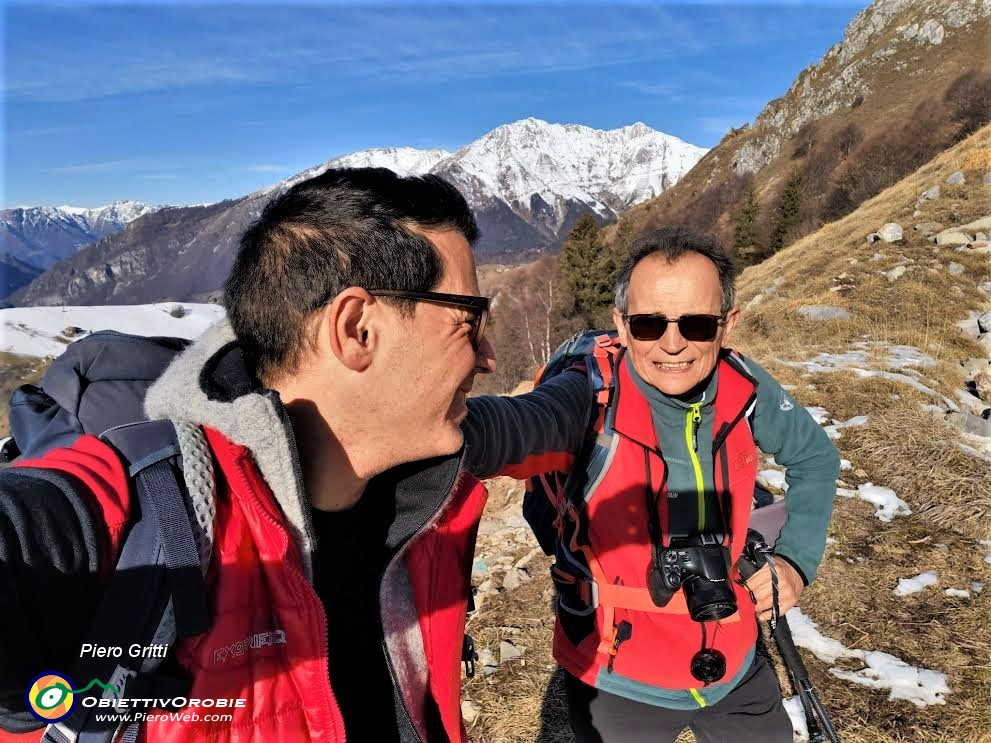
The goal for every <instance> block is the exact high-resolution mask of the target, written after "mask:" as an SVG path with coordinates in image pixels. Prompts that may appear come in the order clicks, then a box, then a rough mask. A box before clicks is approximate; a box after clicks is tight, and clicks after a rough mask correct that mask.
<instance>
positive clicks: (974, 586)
mask: <svg viewBox="0 0 991 743" xmlns="http://www.w3.org/2000/svg"><path fill="white" fill-rule="evenodd" d="M970 590H971V591H973V592H974V593H983V592H984V584H983V583H982V582H981V581H979V580H975V581H972V582H971V584H970Z"/></svg>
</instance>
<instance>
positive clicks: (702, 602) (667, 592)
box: [647, 534, 736, 622]
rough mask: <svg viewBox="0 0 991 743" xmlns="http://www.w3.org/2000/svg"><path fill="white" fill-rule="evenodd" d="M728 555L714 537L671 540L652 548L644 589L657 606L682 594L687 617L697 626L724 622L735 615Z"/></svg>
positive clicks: (705, 536)
mask: <svg viewBox="0 0 991 743" xmlns="http://www.w3.org/2000/svg"><path fill="white" fill-rule="evenodd" d="M730 569H731V566H730V553H729V549H728V548H726V547H724V546H723V545H722V539H721V537H720V536H719V535H715V534H699V535H696V536H692V537H686V538H677V539H672V540H671V545H670V546H669V547H656V546H655V548H654V559H653V560H651V564H650V567H649V568H648V571H647V588H648V590H649V591H650V598H651V599H652V600H653V602H654V604H655V605H656V606H667V604H668V602H669V601H670V600H671V597H672V596H673V595H674V594H675V592H676V591H677V590H678V589H682V590H684V592H685V603H686V604H687V605H688V613H689V615H690V616H691V618H692V619H693V620H695V621H696V622H711V621H715V620H718V619H725V618H726V617H728V616H730V615H732V614H733V613H735V612H736V594H735V593H734V591H733V584H732V581H731V580H730V577H729V574H730Z"/></svg>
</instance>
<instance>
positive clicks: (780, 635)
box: [771, 616, 840, 743]
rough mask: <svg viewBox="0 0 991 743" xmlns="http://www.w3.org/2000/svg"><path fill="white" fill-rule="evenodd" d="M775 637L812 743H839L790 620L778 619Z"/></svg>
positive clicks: (774, 630) (773, 633)
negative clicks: (799, 647)
mask: <svg viewBox="0 0 991 743" xmlns="http://www.w3.org/2000/svg"><path fill="white" fill-rule="evenodd" d="M771 635H772V636H773V637H774V643H775V644H776V645H777V646H778V651H779V652H780V653H781V659H782V660H783V661H784V664H785V667H786V668H787V669H788V675H789V677H790V678H791V683H792V686H793V687H794V688H795V691H796V692H797V693H798V698H799V699H800V700H801V701H802V708H803V709H804V710H805V724H806V726H807V727H808V729H809V741H810V743H822V741H826V740H828V741H829V742H830V743H839V740H840V739H839V736H837V734H836V728H834V727H833V723H832V722H831V721H830V719H829V715H828V714H826V708H825V707H823V706H822V701H821V700H820V699H819V695H818V694H816V690H815V688H814V687H813V686H812V680H811V679H810V678H809V671H808V669H807V668H806V667H805V663H804V662H803V661H802V656H801V654H800V653H799V652H798V648H797V647H795V640H794V639H793V638H792V636H791V627H789V626H788V619H787V618H786V617H784V616H779V617H778V621H777V626H776V627H775V628H774V629H773V630H772V631H771Z"/></svg>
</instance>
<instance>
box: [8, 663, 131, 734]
mask: <svg viewBox="0 0 991 743" xmlns="http://www.w3.org/2000/svg"><path fill="white" fill-rule="evenodd" d="M73 686H74V684H73V683H72V681H71V680H70V679H69V677H68V676H66V675H64V674H61V673H56V672H55V671H45V672H44V673H40V674H38V675H37V676H35V677H34V679H33V680H32V681H31V683H30V684H28V688H27V691H26V692H25V693H24V696H25V698H26V700H27V704H28V711H29V712H30V713H31V714H32V715H34V716H35V717H37V718H38V719H39V720H41V721H42V722H58V721H59V720H64V719H65V718H66V717H68V716H69V714H70V713H71V712H72V708H73V706H74V705H75V703H76V694H85V693H86V692H87V691H89V690H90V689H92V688H93V687H94V686H99V687H100V688H101V689H103V690H104V691H107V690H108V689H109V690H110V691H112V692H113V693H114V694H119V693H120V692H119V691H118V689H117V688H116V687H115V686H111V685H110V684H104V683H103V682H101V681H99V680H97V679H91V680H90V682H89V683H88V684H87V685H86V686H84V687H83V688H82V689H74V688H72V687H73Z"/></svg>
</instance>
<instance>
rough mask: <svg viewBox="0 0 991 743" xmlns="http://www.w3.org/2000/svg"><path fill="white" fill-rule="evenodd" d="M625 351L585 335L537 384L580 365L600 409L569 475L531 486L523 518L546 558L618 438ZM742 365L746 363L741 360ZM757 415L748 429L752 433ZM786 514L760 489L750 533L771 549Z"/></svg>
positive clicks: (602, 336)
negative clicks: (619, 373) (618, 388)
mask: <svg viewBox="0 0 991 743" xmlns="http://www.w3.org/2000/svg"><path fill="white" fill-rule="evenodd" d="M620 350H621V345H620V341H619V333H618V332H617V331H616V330H583V331H579V332H578V333H575V335H573V336H572V337H571V338H569V339H568V340H566V341H565V342H564V343H562V344H561V345H560V346H559V347H558V349H557V350H556V351H555V352H554V353H553V354H552V355H551V357H550V359H549V360H548V361H547V364H545V365H544V367H543V368H541V369H540V370H539V371H538V372H537V375H536V378H535V380H534V386H536V385H539V384H540V383H541V382H544V381H546V380H548V379H550V378H552V377H554V376H556V375H558V374H560V373H561V372H563V371H565V370H566V369H569V368H571V367H573V366H576V365H581V366H584V367H585V370H586V373H587V374H588V377H589V381H590V384H591V387H592V392H593V394H594V395H595V404H594V405H593V409H592V411H591V415H590V417H589V421H588V427H587V434H586V437H585V441H584V444H583V446H582V448H581V450H580V452H579V454H578V457H577V458H576V460H575V464H574V466H573V467H572V468H571V470H570V471H567V472H565V471H554V472H548V473H544V474H542V475H538V476H535V477H531V478H529V479H528V480H527V481H526V485H525V488H526V490H525V493H524V495H523V517H524V518H525V519H526V521H527V523H528V524H529V525H530V528H531V529H532V530H533V533H534V536H535V537H536V538H537V542H538V543H539V544H540V547H541V549H542V550H543V551H544V554H546V555H552V556H553V555H554V554H555V544H556V540H557V538H558V534H559V527H560V526H561V524H562V521H563V519H564V518H565V515H566V513H567V512H568V511H569V510H573V511H578V510H581V508H582V506H583V504H581V503H573V502H572V499H573V498H576V497H578V498H580V496H581V493H582V489H583V486H584V484H585V483H586V482H589V481H594V480H595V478H596V477H598V475H599V474H601V472H602V468H603V466H604V464H605V460H606V454H607V453H608V451H609V447H610V443H611V440H612V437H613V436H614V435H615V432H614V431H613V427H612V422H613V416H614V415H615V411H614V410H613V409H612V403H613V390H614V379H615V373H616V363H617V360H618V359H619V354H620ZM737 360H738V361H739V363H741V364H743V361H742V360H741V359H739V357H737ZM753 415H754V412H753V411H751V412H750V414H749V415H748V423H749V424H750V427H751V429H753ZM786 516H787V514H786V512H785V504H784V501H783V500H777V501H775V500H774V498H773V496H772V495H771V494H770V493H769V492H768V491H766V490H764V489H763V488H761V487H760V486H759V485H756V486H755V489H754V499H753V511H752V512H751V528H753V529H755V530H756V531H758V532H760V533H761V535H762V536H763V537H764V539H765V541H766V542H767V543H768V544H770V545H771V546H773V545H774V543H775V542H776V541H777V538H778V535H779V533H780V531H781V527H782V526H783V525H784V521H785V518H786Z"/></svg>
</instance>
